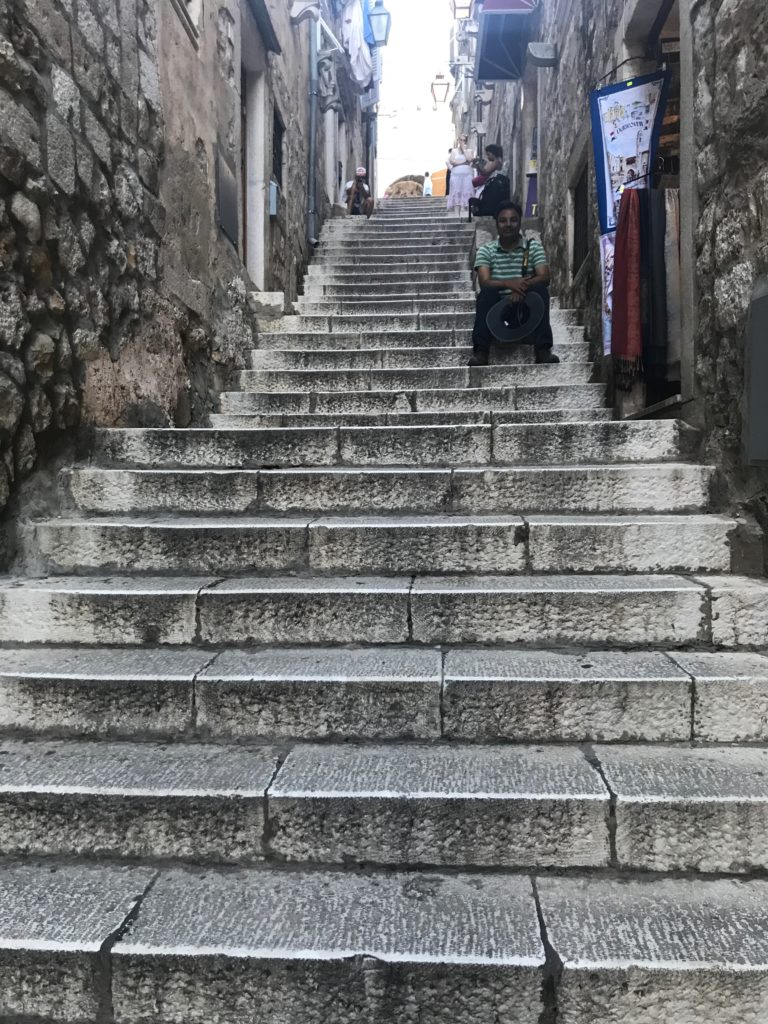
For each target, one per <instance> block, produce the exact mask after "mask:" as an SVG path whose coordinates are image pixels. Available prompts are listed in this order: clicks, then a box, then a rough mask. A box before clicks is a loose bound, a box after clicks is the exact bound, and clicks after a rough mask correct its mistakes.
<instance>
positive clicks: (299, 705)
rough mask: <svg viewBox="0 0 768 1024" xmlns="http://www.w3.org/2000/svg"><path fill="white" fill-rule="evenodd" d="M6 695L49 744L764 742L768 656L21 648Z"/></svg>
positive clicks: (3, 703)
mask: <svg viewBox="0 0 768 1024" xmlns="http://www.w3.org/2000/svg"><path fill="white" fill-rule="evenodd" d="M0 697H1V698H2V699H1V700H0V731H2V732H4V733H6V734H9V733H10V734H13V733H14V732H18V731H21V732H23V733H25V734H33V735H34V734H37V735H43V736H48V737H50V738H53V737H58V738H67V737H69V738H74V737H76V736H83V737H88V736H93V737H99V736H102V737H111V738H122V739H134V740H135V739H148V738H149V739H151V738H156V739H163V738H170V739H173V740H176V741H179V740H182V739H187V740H190V741H191V740H195V739H201V738H202V739H209V740H231V739H239V740H267V741H269V742H272V743H276V742H283V741H286V740H296V739H299V740H329V739H338V740H341V739H358V740H375V739H380V740H385V739H386V740H397V739H399V740H404V739H423V740H434V739H439V738H441V737H442V738H444V739H450V740H459V741H469V742H476V741H481V742H498V741H503V742H516V743H526V742H534V743H536V742H549V743H552V742H570V743H582V742H602V743H608V742H611V743H613V742H622V743H628V742H629V743H632V742H635V743H638V742H652V743H659V742H671V741H687V740H689V739H691V738H693V739H698V740H705V741H708V742H715V743H717V742H720V743H729V742H738V741H743V740H748V741H765V740H766V739H767V738H768V724H766V716H765V714H762V716H761V715H760V713H759V708H761V707H762V708H763V709H764V708H765V707H766V706H768V659H766V658H765V657H764V656H762V655H756V654H741V653H716V654H712V653H686V652H672V653H662V652H631V651H621V650H617V651H589V650H586V651H582V652H580V653H560V652H558V651H544V650H520V649H504V648H498V647H497V648H482V647H481V648H478V647H472V648H463V649H462V648H451V649H448V650H445V651H441V650H439V649H437V648H433V649H422V648H417V647H410V648H408V647H395V646H390V647H357V648H349V647H343V648H337V649H334V648H328V647H322V648H313V647H303V648H302V647H294V648H249V649H236V648H235V649H229V650H227V649H215V648H214V649H203V648H199V647H198V648H196V647H188V646H187V647H184V646H181V647H160V648H149V649H148V648H134V649H131V648H105V647H95V648H93V647H56V648H45V647H43V648H41V647H34V646H31V645H30V646H22V647H13V648H8V647H6V648H4V650H3V658H2V662H1V663H0ZM692 706H693V717H692ZM606 756H607V755H606ZM603 759H604V760H605V758H603Z"/></svg>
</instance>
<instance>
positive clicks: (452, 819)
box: [0, 739, 768, 873]
mask: <svg viewBox="0 0 768 1024" xmlns="http://www.w3.org/2000/svg"><path fill="white" fill-rule="evenodd" d="M591 757H592V758H593V760H592V763H590V761H591V758H590V757H588V755H587V753H585V752H584V751H582V750H581V749H579V748H577V747H569V746H538V747H530V746H528V747H526V746H511V745H503V746H498V745H481V746H478V745H473V746H465V745H460V744H456V743H453V744H450V745H438V746H436V745H434V744H432V745H428V746H427V745H422V744H414V743H410V744H407V745H403V744H387V745H371V744H366V745H363V746H350V745H333V744H323V745H318V744H302V745H299V746H297V747H294V748H293V749H292V750H291V751H290V752H289V753H288V756H287V757H286V758H285V760H284V761H283V762H282V764H281V763H280V758H279V755H278V752H277V751H276V750H274V749H272V748H269V747H267V748H263V747H256V748H254V749H246V748H244V747H238V746H233V745H214V744H210V743H206V744H183V743H175V744H170V745H168V744H158V743H154V742H145V743H130V742H124V741H123V742H116V741H110V742H106V743H105V742H94V741H88V740H54V739H38V740H36V741H31V742H30V741H28V740H27V741H18V740H10V739H5V740H2V741H0V763H2V766H3V770H2V775H1V776H0V807H2V808H3V811H4V819H5V827H4V829H3V831H2V834H0V854H2V855H3V856H6V857H7V856H11V857H13V856H21V855H24V856H36V857H39V856H64V857H68V856H83V855H85V856H88V857H105V856H107V857H109V856H112V857H122V858H137V857H142V858H148V859H152V860H162V859H167V858H174V859H191V860H194V861H196V862H198V863H199V862H203V863H246V864H247V863H255V862H259V861H263V860H265V859H268V860H272V859H276V860H278V861H281V862H293V863H310V862H311V863H319V864H345V865H349V864H353V863H356V862H357V863H365V864H380V865H434V866H439V867H442V866H451V867H496V868H498V867H507V868H542V867H555V868H558V869H563V868H574V867H591V868H600V867H606V866H608V864H609V862H611V861H614V862H615V864H616V865H617V866H618V867H619V868H625V869H632V870H655V871H677V870H686V871H696V872H709V873H711V872H729V873H734V872H738V873H746V872H750V871H756V870H764V869H765V867H766V863H768V843H766V839H765V817H766V809H767V807H768V781H767V780H768V773H767V772H766V765H767V764H768V751H766V750H760V749H754V748H745V747H740V748H739V747H736V748H734V747H719V748H718V747H716V748H705V749H696V748H693V749H692V748H689V747H685V746H684V745H678V746H656V745H654V746H650V747H649V746H640V747H637V746H618V745H614V746H598V747H597V748H596V749H595V750H594V754H593V755H591ZM612 808H613V814H612V813H611V809H612ZM612 842H613V844H615V845H614V850H615V854H614V853H612Z"/></svg>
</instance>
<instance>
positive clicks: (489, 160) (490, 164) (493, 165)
mask: <svg viewBox="0 0 768 1024" xmlns="http://www.w3.org/2000/svg"><path fill="white" fill-rule="evenodd" d="M503 160H504V150H503V149H502V148H501V146H486V147H485V161H482V160H476V161H475V168H476V169H477V174H476V175H475V177H474V178H473V179H472V184H473V185H474V187H475V188H484V187H485V185H486V184H487V183H488V181H489V180H490V179H491V178H492V177H493V176H494V175H495V174H499V173H500V172H501V165H502V161H503Z"/></svg>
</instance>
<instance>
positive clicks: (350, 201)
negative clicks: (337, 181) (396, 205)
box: [344, 167, 373, 217]
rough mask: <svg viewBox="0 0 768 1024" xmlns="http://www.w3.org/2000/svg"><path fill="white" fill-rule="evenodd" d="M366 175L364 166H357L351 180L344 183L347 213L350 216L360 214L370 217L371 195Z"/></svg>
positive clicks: (371, 210) (371, 207)
mask: <svg viewBox="0 0 768 1024" xmlns="http://www.w3.org/2000/svg"><path fill="white" fill-rule="evenodd" d="M367 176H368V171H367V170H366V169H365V167H358V168H357V170H356V171H355V177H354V178H353V180H352V181H348V182H347V184H346V185H345V189H344V194H345V197H346V203H347V213H348V214H349V215H350V216H352V217H359V216H360V215H361V214H365V216H366V217H370V216H371V214H372V213H373V196H372V195H371V190H370V188H369V187H368V184H367V182H366V180H365V179H366V178H367Z"/></svg>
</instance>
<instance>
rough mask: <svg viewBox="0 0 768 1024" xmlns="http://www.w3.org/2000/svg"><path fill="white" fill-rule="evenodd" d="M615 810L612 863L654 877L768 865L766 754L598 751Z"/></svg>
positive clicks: (748, 750) (753, 751) (731, 749)
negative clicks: (649, 872) (656, 873)
mask: <svg viewBox="0 0 768 1024" xmlns="http://www.w3.org/2000/svg"><path fill="white" fill-rule="evenodd" d="M595 757H596V758H597V762H598V763H599V765H600V767H601V771H602V773H603V776H604V778H605V780H606V783H607V785H608V786H609V787H610V790H611V793H612V795H613V798H614V803H615V819H616V837H615V838H616V858H617V861H618V863H619V864H620V865H621V866H623V867H629V868H639V869H642V870H653V871H675V870H685V871H708V872H713V871H716V872H741V873H743V872H749V871H756V870H764V869H765V868H766V866H768V830H767V829H766V820H767V819H768V750H761V749H755V748H750V747H715V748H711V747H710V748H699V749H696V748H693V749H691V748H685V747H614V748H611V747H596V748H595Z"/></svg>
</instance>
